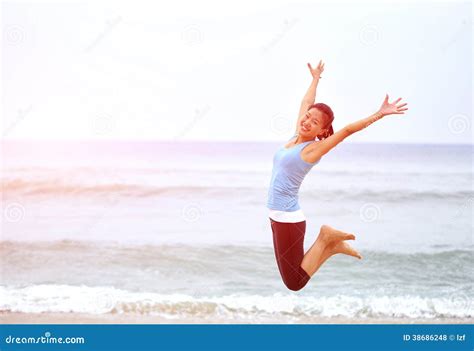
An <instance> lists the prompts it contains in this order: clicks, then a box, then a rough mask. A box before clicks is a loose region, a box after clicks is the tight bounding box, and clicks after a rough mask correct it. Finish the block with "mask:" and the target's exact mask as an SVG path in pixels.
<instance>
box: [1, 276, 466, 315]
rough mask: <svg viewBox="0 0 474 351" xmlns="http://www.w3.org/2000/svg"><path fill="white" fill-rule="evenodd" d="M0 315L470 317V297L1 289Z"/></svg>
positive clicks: (54, 287)
mask: <svg viewBox="0 0 474 351" xmlns="http://www.w3.org/2000/svg"><path fill="white" fill-rule="evenodd" d="M0 296H1V299H0V311H2V312H26V313H43V312H75V313H91V314H115V313H137V314H144V315H159V316H163V317H166V318H179V317H195V318H202V319H213V318H219V317H226V318H232V317H235V318H252V319H255V318H256V319H258V318H275V319H280V318H285V319H287V320H299V319H304V318H311V317H348V318H387V317H389V318H472V317H474V303H473V298H472V296H469V295H467V294H466V293H464V292H461V291H457V292H453V293H452V294H451V295H450V296H448V297H426V296H414V295H399V296H387V295H380V296H378V295H374V296H366V297H360V296H356V295H353V296H352V295H340V294H338V295H334V296H318V297H314V296H296V295H295V294H283V293H275V294H272V295H267V296H262V295H255V294H231V295H225V296H202V297H193V296H190V295H186V294H158V293H149V292H132V291H126V290H121V289H116V288H113V287H106V286H104V287H90V286H86V285H81V286H71V285H55V284H50V285H44V284H43V285H33V286H26V287H11V286H1V287H0Z"/></svg>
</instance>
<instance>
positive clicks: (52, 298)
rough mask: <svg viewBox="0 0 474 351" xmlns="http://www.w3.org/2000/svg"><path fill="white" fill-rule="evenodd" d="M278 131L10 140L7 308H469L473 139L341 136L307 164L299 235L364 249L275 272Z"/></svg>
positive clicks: (226, 313)
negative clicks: (339, 233)
mask: <svg viewBox="0 0 474 351" xmlns="http://www.w3.org/2000/svg"><path fill="white" fill-rule="evenodd" d="M281 145H282V143H203V142H199V143H198V142H195V143H185V142H179V143H178V142H168V143H167V142H131V141H128V142H92V141H85V142H74V143H73V142H13V141H10V142H4V143H3V144H2V175H1V184H2V190H1V191H2V193H1V195H2V225H1V230H2V233H1V241H0V257H1V267H2V272H1V281H0V311H20V312H33V313H41V312H87V313H93V314H111V313H112V314H113V313H126V312H136V313H140V314H156V315H160V316H163V317H166V318H186V317H192V318H199V319H202V320H203V322H205V321H206V320H209V321H211V320H213V319H215V318H217V317H226V318H234V317H235V318H240V319H241V318H247V319H248V320H249V321H252V322H258V321H259V319H262V320H263V319H268V318H274V319H275V321H276V320H278V321H285V322H288V323H293V322H302V321H304V322H311V321H312V320H315V321H316V320H317V319H318V318H319V317H347V318H354V320H356V319H364V318H380V319H383V318H392V317H397V318H401V319H407V320H409V319H410V318H437V319H442V318H455V319H456V318H459V319H461V318H472V317H473V316H474V303H473V301H474V299H473V298H474V289H473V283H472V282H473V281H474V279H473V277H474V276H473V268H474V255H473V252H474V251H473V249H474V245H473V211H474V208H473V207H474V206H473V205H474V203H473V202H474V192H473V162H472V161H473V160H472V156H473V150H472V146H470V145H449V146H447V145H393V144H354V143H352V144H351V143H347V144H342V145H339V146H338V147H337V148H335V149H334V150H333V151H332V152H331V153H330V154H329V155H327V156H325V157H324V158H323V159H322V160H321V162H320V163H319V164H317V165H316V166H315V167H314V168H313V169H312V171H311V172H310V173H309V174H308V175H307V177H306V179H305V181H304V183H303V184H302V186H301V189H300V200H299V201H300V205H301V207H302V209H303V211H304V213H305V215H306V217H307V233H306V237H305V248H306V249H308V248H309V246H310V245H311V244H312V243H313V242H314V240H315V239H316V237H317V235H318V233H319V228H320V227H321V225H323V224H329V225H331V226H333V227H335V228H338V229H341V230H344V231H348V232H351V233H354V234H355V235H356V237H357V239H356V240H355V241H354V242H351V245H353V246H354V247H355V248H356V249H357V250H358V251H359V252H360V253H361V254H362V255H363V257H364V258H363V260H357V259H355V258H352V257H349V256H343V255H336V256H333V257H332V258H330V259H329V260H328V261H327V262H326V263H325V264H324V265H323V266H322V267H321V269H320V270H319V271H318V272H317V273H316V275H315V276H313V278H312V279H311V280H310V282H309V283H308V285H307V286H306V287H305V288H304V289H303V290H301V291H299V292H293V291H290V290H288V289H287V288H286V287H285V286H284V284H283V282H282V281H281V278H280V275H279V272H278V268H277V265H276V261H275V256H274V252H273V246H272V232H271V228H270V223H269V219H268V213H267V212H268V211H267V209H266V208H265V204H266V196H267V192H268V185H269V181H270V175H271V167H272V159H273V154H274V152H275V151H276V149H277V148H278V147H279V146H281Z"/></svg>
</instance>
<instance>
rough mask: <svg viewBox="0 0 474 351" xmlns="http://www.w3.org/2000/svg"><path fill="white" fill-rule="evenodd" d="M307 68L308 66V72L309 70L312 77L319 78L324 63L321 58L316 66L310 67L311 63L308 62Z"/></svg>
mask: <svg viewBox="0 0 474 351" xmlns="http://www.w3.org/2000/svg"><path fill="white" fill-rule="evenodd" d="M308 68H309V72H310V73H311V75H312V76H313V79H319V78H321V73H323V71H324V63H323V60H320V61H319V63H318V67H316V68H313V67H311V64H310V63H308Z"/></svg>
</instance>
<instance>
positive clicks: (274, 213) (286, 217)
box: [268, 209, 306, 223]
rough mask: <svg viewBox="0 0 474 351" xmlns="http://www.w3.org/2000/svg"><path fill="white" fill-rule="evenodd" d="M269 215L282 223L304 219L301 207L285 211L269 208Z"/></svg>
mask: <svg viewBox="0 0 474 351" xmlns="http://www.w3.org/2000/svg"><path fill="white" fill-rule="evenodd" d="M269 211H270V213H269V215H268V216H269V217H270V218H271V219H273V220H274V221H277V222H283V223H297V222H303V221H304V220H306V218H305V216H304V213H303V211H302V210H301V209H299V210H296V211H292V212H287V211H278V210H269Z"/></svg>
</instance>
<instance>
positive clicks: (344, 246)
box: [325, 241, 362, 259]
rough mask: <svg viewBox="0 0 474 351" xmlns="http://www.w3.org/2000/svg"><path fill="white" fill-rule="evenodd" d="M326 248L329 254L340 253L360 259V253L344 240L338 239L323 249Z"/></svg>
mask: <svg viewBox="0 0 474 351" xmlns="http://www.w3.org/2000/svg"><path fill="white" fill-rule="evenodd" d="M326 250H327V251H328V253H329V256H332V255H335V254H338V253H340V254H344V255H349V256H353V257H356V258H358V259H362V255H361V254H360V253H359V252H357V250H355V249H354V248H353V247H352V246H351V245H349V244H348V243H347V242H345V241H338V242H335V243H333V244H330V245H328V246H327V247H326V249H325V251H326Z"/></svg>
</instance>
